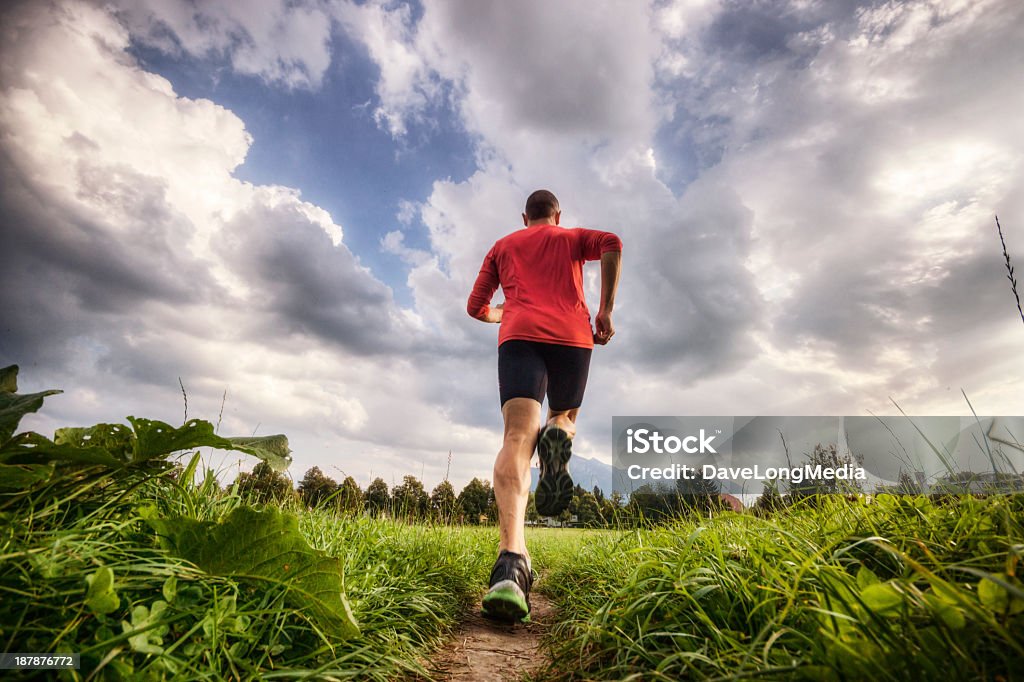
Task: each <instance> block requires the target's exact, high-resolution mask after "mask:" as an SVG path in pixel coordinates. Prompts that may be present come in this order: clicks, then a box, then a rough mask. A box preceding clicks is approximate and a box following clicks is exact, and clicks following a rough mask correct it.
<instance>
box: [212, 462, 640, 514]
mask: <svg viewBox="0 0 1024 682" xmlns="http://www.w3.org/2000/svg"><path fill="white" fill-rule="evenodd" d="M232 485H233V487H234V489H235V490H236V491H237V492H238V493H239V494H240V495H244V496H246V497H248V498H249V499H251V500H252V501H254V502H257V503H268V502H276V503H282V502H285V501H287V500H292V501H295V502H298V503H301V504H302V505H304V506H306V507H310V508H328V509H332V510H334V511H337V512H338V513H348V514H358V513H365V514H368V515H370V516H374V517H387V518H399V519H406V520H409V521H437V522H442V523H458V524H470V525H487V524H495V523H497V520H498V507H497V504H496V502H495V499H494V488H493V487H492V486H491V483H490V481H488V480H486V479H480V478H474V479H473V480H471V481H470V482H469V483H467V484H466V486H465V487H464V488H463V489H462V490H461V491H459V492H458V493H456V491H455V487H454V486H453V485H452V484H451V482H450V481H448V480H444V481H441V482H440V483H439V484H437V486H436V487H435V488H434V489H433V490H431V491H430V492H427V489H426V487H424V485H423V483H422V482H421V481H420V480H419V479H418V478H416V477H415V476H411V475H408V476H405V477H403V478H402V482H401V483H398V484H396V485H394V486H391V487H389V486H388V484H387V483H386V482H385V481H384V479H382V478H380V477H377V478H375V479H374V480H373V481H372V482H371V483H370V485H368V486H367V487H366V489H365V490H364V489H362V488H360V486H359V484H358V483H357V482H356V480H355V479H354V478H353V477H351V476H346V477H345V479H344V480H343V481H342V482H341V483H338V482H337V481H335V480H334V479H332V478H331V477H330V476H327V475H326V474H324V473H323V472H322V471H321V470H320V468H319V467H312V468H311V469H309V470H308V471H307V472H306V473H305V475H304V476H303V477H302V479H301V480H300V481H299V484H298V486H297V487H293V485H292V481H291V480H290V479H289V478H288V477H287V476H285V475H284V474H283V473H280V472H277V471H274V469H272V468H271V467H270V466H269V465H268V464H267V463H265V462H260V463H258V464H257V465H256V467H255V468H254V469H253V470H252V472H242V473H241V474H239V475H238V478H237V479H235V482H234V483H233V484H232ZM625 509H626V505H625V501H624V499H623V497H622V496H621V495H619V494H617V493H616V494H613V495H611V496H610V497H609V496H605V494H604V493H603V491H602V490H601V489H600V488H599V487H597V486H594V489H593V490H586V489H585V488H583V487H582V486H579V485H577V486H576V489H575V491H574V494H573V499H572V502H571V503H570V505H569V508H568V509H566V510H565V511H564V512H563V513H562V514H561V515H560V516H559V517H558V519H557V520H558V521H559V522H561V523H564V524H570V523H571V524H572V525H579V526H586V527H591V528H598V527H605V526H610V525H612V524H613V523H615V522H616V520H617V519H618V517H620V516H621V515H622V514H623V513H624V511H625ZM526 519H527V521H531V522H534V523H540V522H541V521H542V518H541V516H540V515H539V514H538V513H537V508H536V505H535V504H534V499H533V493H530V500H529V504H528V505H527V508H526Z"/></svg>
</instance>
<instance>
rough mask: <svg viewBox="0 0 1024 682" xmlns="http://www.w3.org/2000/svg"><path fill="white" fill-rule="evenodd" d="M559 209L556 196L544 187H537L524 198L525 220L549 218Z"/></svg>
mask: <svg viewBox="0 0 1024 682" xmlns="http://www.w3.org/2000/svg"><path fill="white" fill-rule="evenodd" d="M559 210H560V209H559V208H558V198H557V197H555V195H554V194H552V193H551V192H549V191H547V190H546V189H539V190H537V191H536V192H534V193H533V194H531V195H530V196H529V197H528V198H527V199H526V218H527V220H539V219H541V218H550V217H551V216H553V215H555V213H557V212H558V211H559Z"/></svg>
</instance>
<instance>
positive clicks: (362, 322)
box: [214, 204, 410, 355]
mask: <svg viewBox="0 0 1024 682" xmlns="http://www.w3.org/2000/svg"><path fill="white" fill-rule="evenodd" d="M214 246H215V248H216V249H218V252H219V255H220V256H221V257H222V258H223V259H224V261H225V262H226V263H227V264H228V265H229V266H230V267H231V268H232V269H233V270H234V271H235V272H236V274H237V275H239V276H240V277H242V278H243V279H244V280H245V281H246V283H247V285H248V286H249V287H250V288H251V293H250V295H249V303H250V304H251V305H252V306H253V312H258V313H269V314H270V316H269V317H264V316H254V319H258V320H259V321H258V322H256V323H254V324H255V325H256V326H255V328H254V329H253V330H252V331H253V333H258V334H262V335H266V336H267V340H268V341H272V340H273V339H275V338H276V339H277V340H278V341H280V342H283V343H287V342H288V341H287V339H286V337H285V336H284V334H288V333H296V332H298V333H305V334H310V335H313V336H316V337H319V338H321V339H322V340H324V341H327V342H329V343H332V344H337V345H340V346H342V347H344V348H346V349H348V350H351V351H353V352H355V353H358V354H360V355H372V354H378V353H389V352H393V351H395V350H396V349H401V348H404V347H407V346H408V345H409V344H410V339H409V330H408V329H406V328H405V327H404V326H403V325H401V324H400V323H398V322H397V321H396V319H395V318H394V316H393V315H392V311H394V310H395V307H394V302H393V298H392V294H391V290H390V289H389V288H388V287H387V286H385V285H384V284H382V283H381V282H380V281H379V280H377V279H375V278H374V277H373V276H372V275H371V274H370V273H369V272H368V271H367V270H365V269H363V268H362V267H361V266H360V265H359V262H358V261H357V260H356V258H355V257H354V256H353V255H352V252H351V251H349V250H348V248H347V247H346V246H345V245H344V244H339V245H337V246H335V245H334V244H333V243H332V242H331V240H330V238H329V237H328V236H327V233H326V232H324V229H323V228H322V227H321V226H320V225H318V224H315V223H314V222H312V221H311V220H310V219H309V217H308V216H306V215H304V214H303V213H302V212H301V211H299V210H298V209H297V208H295V207H294V206H293V205H290V204H282V205H279V206H276V207H270V206H266V205H262V204H258V205H252V206H250V207H249V208H247V209H245V210H243V211H241V212H239V214H238V215H237V216H235V218H234V219H232V220H231V221H230V222H228V223H227V224H226V225H225V227H224V230H223V231H222V232H221V234H220V235H218V237H217V238H216V239H215V242H214Z"/></svg>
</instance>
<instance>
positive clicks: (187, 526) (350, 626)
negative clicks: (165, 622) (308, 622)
mask: <svg viewBox="0 0 1024 682" xmlns="http://www.w3.org/2000/svg"><path fill="white" fill-rule="evenodd" d="M140 512H141V513H142V515H143V516H144V517H145V518H146V520H147V521H148V523H149V524H150V525H151V526H152V527H153V528H154V529H155V530H156V532H157V533H158V534H159V535H160V536H162V537H161V540H162V542H163V544H164V546H165V548H166V549H168V550H170V551H171V552H173V553H174V554H177V555H178V556H181V557H183V558H185V559H187V560H189V561H191V562H192V563H194V564H195V565H196V566H198V567H199V568H201V569H202V570H204V571H206V572H207V573H212V574H214V575H224V576H236V577H245V578H260V579H264V580H271V581H275V582H278V581H279V582H283V583H284V584H286V585H287V586H288V598H289V600H290V602H291V603H292V604H294V605H295V606H296V607H297V608H300V609H301V610H302V611H303V612H304V613H306V614H308V615H309V616H310V618H311V619H313V620H314V622H316V623H317V625H318V626H319V627H320V628H321V629H323V630H324V631H325V632H327V633H329V634H332V635H333V636H336V637H340V638H347V637H351V636H355V635H357V634H358V633H359V626H358V625H357V624H356V620H355V617H354V616H353V615H352V610H351V608H350V607H349V604H348V600H347V599H346V598H345V592H344V584H343V580H342V567H341V561H339V560H338V559H337V558H335V557H330V556H327V555H326V554H324V553H323V552H320V551H317V550H315V549H313V548H312V547H310V546H309V544H308V543H307V542H306V540H305V538H303V537H302V535H301V533H299V524H298V519H297V518H296V516H295V515H294V514H289V513H287V512H283V511H281V510H280V509H276V508H273V507H271V508H268V509H266V510H257V509H253V508H251V507H238V508H236V509H234V510H233V511H232V512H231V513H230V514H228V516H227V517H226V518H225V519H224V520H223V521H221V522H220V523H213V522H209V521H196V520H195V519H190V518H186V517H177V518H166V519H160V518H154V512H153V511H152V509H149V510H140Z"/></svg>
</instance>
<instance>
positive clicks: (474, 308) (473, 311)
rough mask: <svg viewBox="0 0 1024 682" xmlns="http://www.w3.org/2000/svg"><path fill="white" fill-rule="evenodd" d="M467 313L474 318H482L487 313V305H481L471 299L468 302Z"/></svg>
mask: <svg viewBox="0 0 1024 682" xmlns="http://www.w3.org/2000/svg"><path fill="white" fill-rule="evenodd" d="M466 313H467V314H468V315H469V316H470V317H472V318H473V319H474V320H482V319H483V318H484V316H485V315H486V314H487V306H485V305H480V304H479V303H476V302H474V301H472V300H471V301H469V302H468V303H466Z"/></svg>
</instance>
